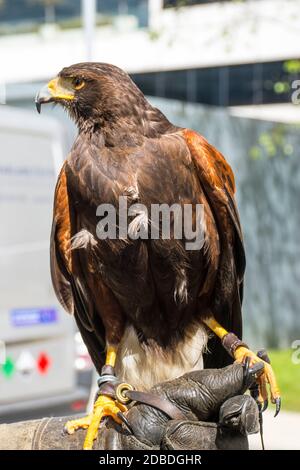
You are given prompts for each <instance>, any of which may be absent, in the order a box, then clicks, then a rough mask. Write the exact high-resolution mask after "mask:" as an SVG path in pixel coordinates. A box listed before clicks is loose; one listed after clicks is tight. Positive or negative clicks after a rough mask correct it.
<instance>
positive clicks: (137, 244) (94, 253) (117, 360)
mask: <svg viewBox="0 0 300 470" xmlns="http://www.w3.org/2000/svg"><path fill="white" fill-rule="evenodd" d="M51 102H53V103H58V104H60V105H62V106H63V108H65V110H67V112H68V113H69V115H70V117H71V118H72V119H73V120H74V121H75V123H76V124H77V126H78V135H77V137H76V140H75V142H74V144H73V146H72V149H71V151H70V154H69V155H68V157H67V159H66V160H65V162H64V164H63V166H62V169H61V172H60V175H59V177H58V181H57V186H56V189H55V196H54V213H53V227H52V234H51V273H52V281H53V286H54V289H55V292H56V295H57V298H58V300H59V302H60V303H61V305H62V306H63V307H64V308H65V310H67V312H69V313H71V314H73V315H74V317H75V320H76V323H77V325H78V328H79V330H80V332H81V334H82V337H83V340H84V342H85V344H86V346H87V348H88V351H89V353H90V355H91V358H92V360H93V362H94V364H95V367H96V368H97V370H98V372H99V374H101V373H102V374H103V373H104V372H106V373H107V371H109V376H110V377H111V376H113V375H114V374H115V375H116V376H117V377H118V379H119V380H120V381H124V382H128V383H129V384H130V385H132V386H134V387H136V388H137V389H140V390H143V389H144V390H145V389H146V390H147V389H149V388H150V387H151V386H152V385H154V384H156V383H158V382H161V381H165V380H169V379H173V378H175V377H178V376H180V375H182V374H184V373H186V372H189V371H191V370H194V369H199V368H202V367H203V366H204V367H210V368H215V367H222V366H225V365H227V364H229V363H230V362H231V361H232V360H233V359H235V360H237V361H239V362H243V361H245V359H246V358H247V357H248V358H250V363H251V364H253V363H256V362H263V364H264V372H263V374H262V375H261V376H260V378H259V379H258V381H259V392H260V393H259V400H260V401H261V402H262V403H265V404H266V403H267V399H268V392H267V384H269V386H270V394H271V400H272V402H273V403H276V408H277V411H278V409H279V407H280V394H279V389H278V386H277V383H276V378H275V375H274V372H273V370H272V368H271V366H270V364H268V363H266V362H264V361H262V359H261V358H259V357H257V355H255V354H254V353H253V352H252V351H251V350H249V349H248V347H247V346H246V345H245V344H244V343H242V342H241V341H239V340H238V338H240V339H241V336H242V317H241V304H242V296H243V278H244V270H245V253H244V245H243V236H242V231H241V226H240V220H239V215H238V210H237V206H236V202H235V181H234V175H233V172H232V170H231V168H230V166H229V164H228V163H227V162H226V160H225V158H224V157H223V156H222V154H221V153H220V152H219V151H218V150H216V149H215V148H214V147H213V146H212V145H210V144H209V143H208V142H207V141H206V140H205V138H204V137H202V136H201V135H200V134H198V133H197V132H195V131H193V130H190V129H186V128H181V127H178V126H175V125H173V124H172V123H171V122H169V120H168V119H167V118H166V117H165V116H164V114H163V113H162V112H160V111H159V110H158V109H156V108H154V107H153V106H152V105H151V104H150V103H149V102H148V101H147V99H146V98H145V96H144V95H143V93H142V92H141V91H140V90H139V88H138V87H137V86H136V85H135V84H134V83H133V81H132V80H131V78H130V77H129V75H128V74H127V73H125V72H124V71H122V70H121V69H119V68H118V67H115V66H113V65H109V64H104V63H92V62H88V63H79V64H75V65H72V66H69V67H65V68H63V69H62V70H61V72H60V73H59V74H58V76H57V77H56V78H54V79H53V80H51V81H50V82H49V83H48V84H47V85H46V86H45V87H44V88H43V89H41V91H40V92H39V93H38V95H37V97H36V106H37V109H38V111H40V109H41V105H42V104H43V103H51ZM121 197H122V198H124V199H125V200H126V202H127V204H128V207H129V208H130V207H133V206H135V211H132V213H131V215H130V214H129V212H128V224H129V225H128V233H127V235H126V236H124V235H122V236H121V235H120V233H119V232H120V230H119V227H118V226H117V227H116V233H117V236H109V234H108V235H107V236H106V238H105V237H103V236H99V232H98V231H97V227H99V222H100V221H101V220H104V218H105V217H104V216H105V214H104V212H101V217H102V218H101V217H99V212H98V208H99V207H103V205H104V207H108V206H105V205H109V207H111V206H112V207H115V208H116V211H119V210H120V209H119V201H120V198H121ZM173 204H176V205H177V207H178V205H179V207H182V206H183V205H190V206H191V207H192V208H195V207H196V205H199V204H200V205H201V207H203V214H204V215H203V217H202V216H201V224H200V225H201V229H202V231H203V243H202V244H201V246H199V248H198V249H188V248H187V243H186V242H187V239H185V235H183V237H182V238H181V239H180V237H177V238H176V237H175V236H174V233H175V232H174V225H175V217H174V214H173V215H172V214H171V215H170V226H171V229H170V236H169V237H165V236H162V230H161V227H159V229H158V234H159V236H158V237H155V238H154V239H153V238H151V237H139V236H138V233H139V231H140V230H141V228H144V229H145V228H146V227H150V226H151V223H152V220H151V217H150V216H149V215H148V213H147V212H146V211H145V207H146V208H147V209H149V212H150V208H151V207H152V206H154V205H158V206H159V207H160V205H167V206H168V207H170V206H172V205H173ZM150 206H151V207H150ZM138 207H141V209H140V210H137V208H138ZM143 208H144V209H143ZM151 214H152V213H151ZM196 215H197V213H196V211H195V210H194V209H193V210H192V219H193V223H197V220H196V219H195V217H196ZM159 220H160V219H159ZM102 228H103V227H102ZM186 238H187V237H186ZM209 332H210V333H209ZM212 332H214V333H215V335H214V334H212ZM228 332H231V333H228ZM232 333H234V334H235V335H236V336H234V335H231V334H232ZM231 336H232V337H231ZM237 337H238V338H237ZM219 338H221V339H222V340H223V341H222V342H223V345H225V346H226V341H227V342H228V339H230V338H231V341H229V343H230V347H229V350H230V351H231V353H232V357H231V356H230V355H229V354H228V352H227V351H226V350H225V348H224V347H223V345H222V344H221V341H220V339H219ZM232 338H234V340H232ZM227 349H228V347H227ZM103 366H104V369H103ZM120 412H121V413H123V414H124V413H125V415H126V406H125V405H124V404H122V403H121V402H120V401H118V400H115V399H113V398H112V397H111V396H109V394H107V395H106V394H101V393H100V395H99V396H98V398H97V400H96V402H95V406H94V411H93V413H92V414H91V415H89V416H87V417H85V418H81V419H80V420H75V421H71V422H69V423H68V424H67V430H68V431H69V432H74V430H76V429H77V428H79V427H83V428H88V432H87V436H86V441H85V445H84V447H85V448H86V449H90V448H92V445H93V440H94V438H95V436H96V434H97V430H98V426H99V424H100V421H101V419H102V418H103V417H104V416H108V415H109V416H111V417H112V418H113V419H115V421H117V422H120Z"/></svg>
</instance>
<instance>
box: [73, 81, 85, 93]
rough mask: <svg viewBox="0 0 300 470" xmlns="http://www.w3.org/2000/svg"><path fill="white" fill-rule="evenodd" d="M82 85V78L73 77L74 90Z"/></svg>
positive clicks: (83, 82)
mask: <svg viewBox="0 0 300 470" xmlns="http://www.w3.org/2000/svg"><path fill="white" fill-rule="evenodd" d="M84 85H85V81H84V80H83V79H82V78H73V86H74V88H75V89H76V90H80V89H81V88H82V87H84Z"/></svg>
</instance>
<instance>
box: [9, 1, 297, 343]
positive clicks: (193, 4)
mask: <svg viewBox="0 0 300 470" xmlns="http://www.w3.org/2000/svg"><path fill="white" fill-rule="evenodd" d="M46 3H47V5H46V7H45V4H46ZM0 6H1V9H0V57H1V68H0V85H1V86H0V100H2V102H6V103H7V104H9V105H13V106H17V107H23V108H28V109H31V110H32V112H35V106H34V96H35V94H36V92H37V90H38V89H39V88H40V86H41V84H44V83H45V82H46V81H47V80H49V79H50V78H53V76H55V75H56V74H57V72H58V71H59V70H60V69H61V68H62V67H64V66H66V65H70V64H72V63H76V62H81V61H85V60H86V58H87V50H88V47H87V45H86V43H85V37H86V36H85V34H84V31H83V28H82V18H81V1H80V0H74V1H73V0H72V1H71V0H52V1H51V0H49V1H46V0H44V1H42V0H10V1H8V0H7V1H5V0H2V1H1V0H0ZM96 7H97V12H96V19H95V24H96V25H95V33H94V35H93V44H92V59H93V60H95V61H101V62H109V63H113V64H116V65H118V66H120V67H122V68H124V69H125V70H127V71H128V72H129V73H130V74H131V76H132V78H133V79H134V81H135V82H136V83H137V84H138V86H139V87H140V88H141V89H142V90H143V92H144V93H145V94H147V95H149V96H152V97H156V100H155V103H156V104H157V106H159V107H161V109H162V110H163V111H166V112H167V115H168V117H169V118H170V119H171V120H172V121H173V122H175V123H176V124H185V125H190V126H192V127H194V128H195V129H197V130H199V131H200V132H202V133H203V134H204V135H205V136H206V137H208V138H209V140H210V141H211V142H212V143H214V144H216V145H217V146H218V147H219V148H220V149H221V151H223V152H224V153H225V155H226V157H228V159H229V161H230V163H231V164H232V165H233V168H234V170H235V171H236V174H237V183H238V198H239V204H241V206H240V207H241V216H242V222H243V226H244V231H245V238H246V245H247V246H246V248H247V253H250V256H248V259H249V261H248V270H247V289H246V303H245V305H246V308H245V310H247V311H248V312H251V314H252V312H254V313H253V316H252V317H251V321H248V320H247V322H246V323H247V328H249V332H250V333H251V339H252V341H253V339H254V341H255V338H256V339H257V344H258V343H259V345H263V344H265V345H266V346H270V345H271V346H278V345H281V346H286V345H288V344H289V342H290V341H291V340H292V339H293V338H296V337H299V331H300V324H299V320H297V317H296V312H297V305H298V304H299V294H298V293H297V292H298V287H297V286H298V280H299V278H300V277H299V276H300V272H299V268H298V265H297V263H295V261H294V260H297V253H298V252H299V247H300V241H299V235H298V231H297V229H296V226H297V225H295V224H297V223H298V219H299V214H298V213H299V210H298V203H297V201H298V200H299V197H300V194H299V188H300V184H299V183H298V182H299V181H300V179H299V178H300V174H299V169H298V168H299V165H298V163H297V162H298V160H297V154H296V149H297V148H298V144H297V139H298V133H299V129H298V128H297V127H296V126H295V127H292V126H281V124H280V123H281V122H285V123H298V122H299V120H300V118H299V109H300V108H299V106H296V105H295V104H293V103H292V94H293V92H294V88H293V84H294V83H295V81H297V80H299V79H300V45H299V32H300V31H299V30H300V26H299V25H300V21H299V19H300V8H299V7H300V1H299V0H248V1H247V0H239V1H236V0H232V1H230V0H228V1H219V2H215V1H212V0H206V1H205V0H202V1H200V0H199V1H196V0H148V1H147V0H100V1H97V2H96ZM166 98H167V99H169V98H170V99H174V100H178V102H177V103H173V104H172V103H171V102H168V101H166V100H165V99H166ZM157 100H158V101H157ZM184 103H187V104H184ZM209 107H210V108H211V109H209ZM215 107H218V108H221V109H214V108H215ZM44 113H45V114H51V115H52V116H57V117H58V118H59V119H60V120H61V123H62V124H63V126H64V129H65V132H64V136H65V144H64V145H65V147H66V152H67V148H68V147H70V145H71V142H72V140H73V136H74V132H75V129H74V126H73V125H72V123H71V122H70V120H69V119H68V118H67V116H65V115H64V113H63V112H62V111H61V109H60V108H59V107H56V108H54V109H51V107H44V108H43V114H44ZM232 115H234V116H235V117H232ZM237 116H238V117H241V116H242V117H251V118H259V119H261V120H263V121H264V122H260V123H256V122H254V121H253V120H251V122H250V121H249V120H245V119H237ZM273 121H277V124H278V125H275V124H274V123H273ZM277 157H278V158H277ZM287 158H289V164H288V165H287V164H286V162H287ZM282 201H283V202H282ZM287 213H290V215H291V217H290V218H289V222H287V221H286V214H287ZM287 241H289V243H287ZM282 299H288V301H287V302H286V301H285V306H284V315H285V322H284V324H285V326H284V328H283V327H282V324H281V323H282V322H281V318H282V317H281V315H282V306H281V305H280V304H281V303H282V302H283V300H282ZM262 318H263V319H264V321H263V322H262ZM269 325H272V327H271V328H270V326H269ZM250 330H251V331H250ZM296 335H298V336H296Z"/></svg>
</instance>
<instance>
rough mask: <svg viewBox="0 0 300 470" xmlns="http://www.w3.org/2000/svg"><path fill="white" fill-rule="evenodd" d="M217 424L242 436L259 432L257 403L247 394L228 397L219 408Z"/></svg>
mask: <svg viewBox="0 0 300 470" xmlns="http://www.w3.org/2000/svg"><path fill="white" fill-rule="evenodd" d="M219 424H220V425H221V426H222V427H224V428H227V429H231V430H235V431H237V432H239V433H240V434H242V435H244V436H246V435H248V434H255V433H257V432H259V414H258V407H257V404H256V403H255V401H254V400H253V398H252V397H250V396H249V395H238V396H235V397H232V398H229V399H228V400H226V401H225V402H224V403H223V405H222V406H221V408H220V414H219Z"/></svg>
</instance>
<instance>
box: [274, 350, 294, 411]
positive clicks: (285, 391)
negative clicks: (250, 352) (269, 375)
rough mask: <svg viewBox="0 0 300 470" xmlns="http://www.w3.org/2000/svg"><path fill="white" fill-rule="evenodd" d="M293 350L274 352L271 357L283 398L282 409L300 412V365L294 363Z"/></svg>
mask: <svg viewBox="0 0 300 470" xmlns="http://www.w3.org/2000/svg"><path fill="white" fill-rule="evenodd" d="M293 353H294V350H293V349H286V350H272V351H269V356H270V359H271V362H272V367H273V369H274V372H275V374H276V377H277V380H278V385H279V387H280V391H281V396H282V409H283V410H289V411H300V364H294V363H293V361H292V355H293Z"/></svg>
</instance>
